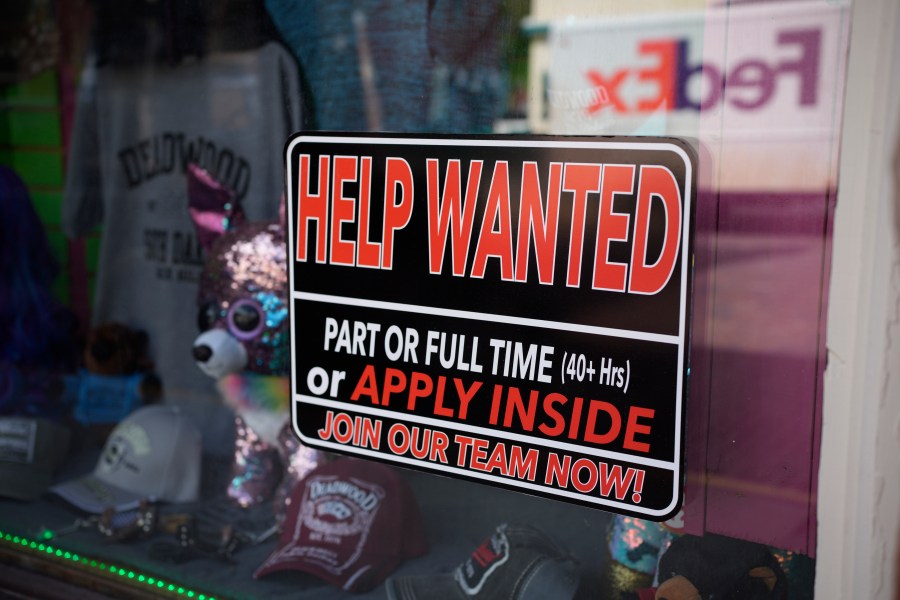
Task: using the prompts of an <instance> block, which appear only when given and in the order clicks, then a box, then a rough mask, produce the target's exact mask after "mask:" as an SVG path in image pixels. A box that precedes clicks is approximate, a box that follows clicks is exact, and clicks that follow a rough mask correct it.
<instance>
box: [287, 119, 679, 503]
mask: <svg viewBox="0 0 900 600" xmlns="http://www.w3.org/2000/svg"><path fill="white" fill-rule="evenodd" d="M693 157H694V153H693V151H692V150H691V149H690V148H689V147H688V146H687V145H686V144H684V143H683V142H681V141H679V140H677V139H674V138H625V137H621V138H617V137H604V138H546V137H437V136H425V137H404V136H400V135H378V136H374V135H365V134H358V135H357V134H318V133H316V134H312V133H310V134H297V135H296V136H294V137H293V138H292V139H291V140H290V141H289V143H288V146H287V190H288V206H287V217H288V218H287V223H288V237H289V247H288V252H289V261H288V263H289V265H290V286H291V297H292V305H291V327H292V336H291V337H292V339H291V346H292V374H291V377H292V393H293V423H294V428H295V431H296V433H297V435H298V436H299V437H300V439H301V440H302V441H303V442H304V443H305V444H307V445H309V446H313V447H316V448H322V449H325V450H331V451H337V452H342V453H345V454H351V455H356V456H360V457H365V458H372V459H376V460H381V461H385V462H388V463H393V464H396V465H399V466H405V467H411V468H416V469H420V470H424V471H428V472H433V473H438V474H443V475H449V476H453V477H459V478H463V479H468V480H474V481H480V482H484V483H490V484H492V485H495V486H501V487H505V488H508V489H513V490H518V491H522V492H527V493H531V494H535V495H540V496H545V497H552V498H556V499H560V500H565V501H569V502H574V503H578V504H582V505H587V506H593V507H597V508H602V509H604V510H610V511H614V512H620V513H625V514H631V515H636V516H640V517H643V518H647V519H653V520H665V519H666V518H668V517H670V516H671V515H673V514H674V513H675V512H676V511H677V508H678V505H679V503H680V497H681V485H682V481H681V480H682V472H681V468H682V467H681V465H682V449H683V415H684V402H685V389H686V383H687V382H686V375H687V367H688V364H687V345H688V340H689V330H688V312H689V306H690V303H689V294H690V289H691V243H692V240H691V231H692V226H691V221H692V212H693V206H692V204H693V197H694V183H693V182H694V174H695V171H696V164H695V159H694V158H693Z"/></svg>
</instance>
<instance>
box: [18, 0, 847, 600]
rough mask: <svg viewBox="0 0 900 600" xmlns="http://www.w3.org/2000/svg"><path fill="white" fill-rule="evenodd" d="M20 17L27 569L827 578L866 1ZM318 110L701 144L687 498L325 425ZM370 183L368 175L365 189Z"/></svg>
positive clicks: (363, 128) (306, 591)
mask: <svg viewBox="0 0 900 600" xmlns="http://www.w3.org/2000/svg"><path fill="white" fill-rule="evenodd" d="M0 11H2V18H0V31H2V35H0V106H2V109H3V110H2V116H0V182H2V183H0V194H2V197H0V265H2V270H0V557H2V564H0V566H2V569H0V582H2V586H3V587H6V588H8V589H11V590H15V591H18V592H19V593H20V594H26V595H27V594H29V593H30V594H35V595H37V596H42V597H56V596H54V594H56V595H57V596H59V595H63V596H66V595H72V594H74V593H76V592H80V591H84V590H92V591H93V592H94V593H97V594H101V595H104V594H105V595H110V596H114V597H147V596H153V595H159V596H163V597H165V596H183V597H189V598H225V597H242V598H244V597H246V598H276V597H288V596H291V597H303V598H345V597H359V598H385V597H387V598H391V599H405V600H412V599H425V598H469V597H471V598H478V599H482V598H499V597H510V598H517V599H525V598H560V599H566V598H578V599H586V598H611V599H625V598H670V599H671V598H681V597H696V596H695V595H692V594H698V595H699V597H702V598H713V597H716V598H719V597H724V598H728V597H748V598H749V597H752V598H773V599H774V598H786V597H789V598H811V597H812V596H813V580H814V577H815V548H816V520H817V512H816V498H815V490H816V484H817V481H818V468H819V444H820V433H821V421H822V414H821V406H822V375H823V370H824V366H825V354H824V349H825V332H824V315H825V311H826V308H827V302H828V297H827V289H828V279H829V272H830V261H831V229H832V218H833V211H834V206H835V202H836V195H837V161H838V157H839V152H840V139H839V135H838V132H839V123H840V115H841V111H842V98H843V96H844V81H845V69H846V58H847V50H848V43H849V42H848V40H849V30H850V12H849V5H848V4H847V3H845V2H841V1H832V0H789V1H787V0H786V1H767V2H735V3H726V2H722V3H720V2H707V1H704V0H649V1H646V2H638V3H615V2H587V1H584V0H565V1H559V0H554V1H551V0H530V1H528V0H481V1H475V0H465V1H445V0H427V1H426V0H420V1H416V0H382V1H372V2H358V1H349V0H332V1H330V2H304V3H298V2H290V1H286V0H228V1H226V2H206V1H204V0H184V1H176V0H130V1H128V2H117V1H113V0H73V1H61V0H57V1H53V0H11V1H8V2H6V3H5V5H4V7H3V8H2V9H0ZM297 132H305V133H307V134H311V133H323V134H325V133H327V134H328V135H336V134H346V133H355V134H364V135H369V136H373V135H374V136H376V139H377V136H378V135H379V134H385V135H387V134H400V133H402V134H405V135H406V138H405V139H413V140H415V139H416V138H417V136H419V137H421V138H422V139H429V140H432V141H433V140H434V139H435V136H456V137H454V138H453V139H454V140H456V141H455V142H454V143H461V144H465V143H468V142H472V143H475V141H477V140H484V139H487V138H485V137H484V136H493V137H492V138H491V139H502V140H506V143H508V144H510V145H511V146H515V144H516V143H522V144H524V143H526V142H528V141H534V140H537V139H540V140H582V141H584V140H608V139H612V138H609V137H608V136H620V137H617V138H615V139H620V140H621V139H626V137H623V136H627V139H628V140H630V141H633V142H635V143H640V140H642V139H653V140H658V139H660V138H664V137H673V138H677V140H678V143H679V144H683V145H684V146H685V147H687V148H690V149H691V151H692V153H694V154H696V157H697V159H696V163H695V164H696V167H697V171H696V181H695V185H696V193H695V195H694V198H693V203H694V210H693V214H692V215H690V217H691V218H692V219H693V229H692V236H693V256H692V257H691V259H690V264H691V275H692V291H691V294H690V298H691V303H690V306H689V310H688V312H687V318H688V319H689V322H690V332H691V333H690V341H689V353H688V355H687V356H688V357H689V358H688V364H687V365H686V366H685V374H686V375H687V379H686V384H685V398H686V399H685V404H684V410H683V414H682V418H683V420H679V421H678V422H679V423H682V422H683V454H684V465H683V469H682V470H680V471H679V472H680V473H681V475H682V476H683V479H684V482H683V490H684V492H683V498H682V501H681V503H680V509H679V510H678V511H677V514H675V516H674V517H673V518H670V519H668V520H666V521H665V522H662V523H659V522H655V521H653V520H651V519H644V518H638V517H636V516H629V514H617V513H616V512H614V511H608V510H600V509H597V508H592V507H588V506H583V505H579V504H577V503H570V502H564V501H561V500H557V499H551V498H548V497H544V496H541V495H530V494H528V493H523V492H517V491H513V490H511V489H508V487H509V486H507V487H506V488H504V487H498V486H492V485H490V484H488V483H479V482H476V481H472V480H465V479H461V478H453V477H444V476H440V475H436V474H434V473H429V472H424V471H421V470H412V469H407V468H403V465H398V464H391V463H389V462H385V461H370V460H365V459H360V458H354V459H350V458H348V457H345V456H342V455H341V454H340V453H335V452H331V451H327V450H324V449H322V448H314V447H310V446H307V445H305V444H303V443H301V441H300V440H299V439H298V437H297V435H296V434H295V433H294V431H293V428H292V416H293V415H292V410H291V407H292V398H291V387H290V381H289V374H290V372H291V365H292V362H291V361H292V360H293V358H294V357H293V356H292V354H291V352H290V336H291V335H292V333H293V329H292V323H293V320H292V319H293V318H294V317H296V315H292V314H291V310H292V308H291V307H292V306H293V305H292V301H291V296H290V294H289V292H288V279H289V271H288V264H287V263H288V261H289V259H290V258H291V257H290V256H288V255H287V254H288V253H287V252H286V248H288V247H289V246H288V245H287V243H288V241H287V237H288V236H287V235H286V233H287V232H286V221H288V220H290V219H291V218H294V217H295V215H293V214H286V212H289V211H290V210H291V208H290V197H288V198H287V200H286V196H285V161H286V158H285V152H286V144H287V142H288V141H289V139H291V136H292V135H294V134H296V133H297ZM429 143H432V142H429ZM422 145H423V147H424V146H426V145H427V144H425V143H424V142H423V144H422ZM336 164H337V163H335V165H336ZM335 168H337V167H335ZM354 168H355V167H354ZM354 172H355V171H354ZM361 173H362V171H361ZM350 181H351V184H350V187H347V188H346V189H348V190H350V192H348V193H353V191H354V190H355V191H356V192H359V190H360V189H361V188H362V187H363V186H362V185H361V183H360V184H358V185H357V184H354V183H353V182H355V179H351V180H350ZM485 185H487V184H485ZM567 193H568V192H567ZM567 198H568V196H563V202H564V203H565V202H571V199H567ZM586 198H587V202H591V199H592V198H593V196H591V195H590V194H588V195H587V196H586ZM594 201H596V199H595V200H594ZM286 207H287V208H286ZM564 208H565V206H564ZM353 210H356V208H352V209H351V211H353ZM360 210H361V209H360ZM569 210H571V209H569ZM351 220H352V219H351ZM491 231H493V230H491ZM588 234H589V235H590V234H591V232H589V233H588ZM340 235H341V230H340V228H339V229H338V237H340ZM612 243H613V244H616V243H620V244H621V243H623V242H622V241H621V240H620V241H619V242H616V240H615V238H614V239H613V240H612ZM347 277H349V278H350V279H347V280H344V281H342V282H341V284H342V285H343V286H344V287H346V288H348V289H352V288H354V287H359V288H360V289H359V295H360V297H361V298H366V290H365V289H364V288H363V286H362V283H360V282H361V281H363V280H362V279H361V278H360V279H357V280H355V281H354V279H353V276H352V274H348V276H347ZM404 285H406V286H408V287H409V288H410V289H415V288H417V287H419V286H422V285H424V284H423V282H422V281H417V280H416V279H414V278H411V279H410V280H409V281H407V282H405V284H404ZM509 301H510V303H512V302H514V301H515V299H514V298H512V297H511V298H510V300H509ZM466 302H467V306H468V304H471V303H477V299H467V301H466ZM370 307H371V306H367V304H366V302H365V301H362V302H361V303H360V304H359V306H358V308H356V309H351V310H349V312H348V313H347V314H348V315H349V316H348V318H347V319H346V323H345V325H346V329H347V331H346V332H344V331H342V330H341V329H340V324H339V323H337V322H335V323H334V330H333V331H332V333H333V339H334V340H335V342H336V343H338V344H340V343H341V336H346V340H345V341H344V343H346V351H347V354H348V355H349V354H360V353H362V354H363V355H365V352H366V334H367V332H368V333H371V330H367V329H366V325H365V323H364V322H363V321H362V320H361V319H362V317H354V314H355V313H354V310H356V311H357V313H356V314H359V315H362V314H363V313H364V311H365V310H366V309H367V308H370ZM558 310H561V309H560V307H558V306H556V307H552V310H551V308H548V309H547V312H548V314H549V313H551V312H554V311H558ZM354 318H359V319H360V320H359V321H357V322H354ZM490 326H491V325H489V324H487V325H485V326H484V327H485V328H486V329H489V328H490ZM523 335H524V334H523ZM600 359H601V357H600V351H599V350H598V354H597V357H596V359H595V360H596V361H597V368H598V369H599V368H601V366H602V365H601V364H600V362H601V361H600ZM523 360H524V359H523ZM459 366H460V365H459V364H457V367H459ZM451 371H452V369H451V370H448V373H450V372H451ZM638 376H642V377H646V378H648V379H652V378H653V377H656V376H657V375H656V374H653V373H645V374H638ZM659 376H660V377H662V375H659ZM422 381H424V380H422ZM429 381H430V380H429ZM420 383H421V382H420ZM422 385H425V384H424V383H422ZM448 385H449V384H448ZM613 387H614V386H613ZM423 389H424V388H423ZM423 393H424V392H423ZM603 393H606V392H604V391H603V390H602V389H600V388H598V392H597V394H598V398H599V395H600V394H603ZM610 393H612V392H610ZM621 398H624V396H622V397H621ZM599 399H602V398H599ZM621 402H627V401H626V400H621ZM522 410H523V411H524V410H525V409H524V405H523V408H522ZM520 414H521V413H520ZM557 415H558V413H557ZM547 418H551V417H547ZM336 427H337V426H336ZM335 431H337V429H336V430H335ZM348 432H349V430H348ZM677 433H678V432H676V434H677ZM347 438H348V440H349V439H350V438H352V435H351V434H349V433H348V434H347ZM487 464H488V463H487V462H485V469H486V470H490V467H487V466H486V465H487ZM604 466H605V464H604ZM620 483H621V482H620ZM622 485H623V486H624V487H625V488H627V487H628V486H627V485H625V484H622ZM613 487H616V484H615V482H612V481H610V489H612V488H613ZM616 489H618V488H616ZM631 491H633V492H638V491H639V490H638V489H637V488H634V489H633V490H631ZM607 493H609V492H607ZM615 493H618V492H615ZM623 496H624V492H623ZM638 497H639V495H638ZM619 512H621V511H619ZM625 512H626V513H628V511H625ZM632 514H633V513H632ZM35 590H37V591H35ZM73 590H74V591H73ZM739 594H745V595H739Z"/></svg>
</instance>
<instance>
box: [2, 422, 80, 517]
mask: <svg viewBox="0 0 900 600" xmlns="http://www.w3.org/2000/svg"><path fill="white" fill-rule="evenodd" d="M70 437H71V434H70V432H69V429H68V428H67V427H64V426H63V425H59V424H57V423H54V422H52V421H48V420H46V419H35V418H29V417H0V496H5V497H7V498H15V499H16V500H34V499H35V498H37V497H38V496H40V495H41V494H42V493H43V492H44V490H46V489H47V488H48V487H49V486H50V483H51V482H52V481H53V472H54V471H55V470H56V468H57V467H59V465H60V464H62V462H63V460H64V459H65V457H66V452H67V451H68V449H69V438H70Z"/></svg>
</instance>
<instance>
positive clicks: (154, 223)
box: [62, 44, 301, 408]
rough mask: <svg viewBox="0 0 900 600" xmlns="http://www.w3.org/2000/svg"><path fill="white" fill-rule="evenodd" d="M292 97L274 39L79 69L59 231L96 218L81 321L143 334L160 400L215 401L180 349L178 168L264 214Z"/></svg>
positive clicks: (290, 78)
mask: <svg viewBox="0 0 900 600" xmlns="http://www.w3.org/2000/svg"><path fill="white" fill-rule="evenodd" d="M300 98H301V96H300V89H299V77H298V70H297V67H296V63H295V61H294V59H293V57H291V56H290V55H289V54H288V53H287V52H286V51H285V50H284V49H283V48H282V47H281V46H279V45H277V44H268V45H266V46H264V47H262V48H260V49H258V50H254V51H250V52H239V53H221V54H213V55H210V56H208V57H206V58H204V59H203V60H200V61H195V62H190V63H187V62H186V63H184V64H181V65H178V66H175V67H170V66H166V65H159V64H153V65H147V66H145V67H141V68H137V69H135V68H128V69H117V68H114V67H102V68H93V67H89V68H88V69H86V71H85V73H84V74H83V77H82V85H81V87H80V89H79V97H78V107H77V110H76V117H75V125H74V128H73V136H72V144H71V147H70V148H69V162H68V173H67V178H66V187H65V196H64V201H63V215H62V223H63V228H64V231H65V232H66V234H67V235H69V236H71V237H80V236H83V235H85V234H87V233H88V232H89V231H91V230H92V229H93V228H94V227H96V226H97V225H99V224H101V223H102V224H103V229H102V240H101V248H100V258H99V264H98V272H97V282H96V293H95V301H94V306H93V322H94V323H95V324H99V323H103V322H106V321H111V320H115V321H120V322H123V323H125V324H128V325H130V326H132V327H138V328H141V329H144V330H146V331H147V333H148V334H149V338H150V346H151V353H152V356H153V358H154V360H155V363H156V369H157V372H158V373H159V375H160V377H161V378H162V381H163V384H164V387H165V391H166V397H167V401H170V402H176V403H179V404H182V403H188V404H190V403H191V401H192V400H195V399H198V398H200V399H207V400H209V399H210V398H214V397H215V391H214V387H213V383H214V382H213V381H211V380H210V379H209V378H208V377H207V376H206V375H204V374H203V373H201V372H200V370H199V369H198V368H197V366H196V364H195V362H194V360H193V358H192V356H191V347H192V342H193V340H194V338H195V337H196V336H197V335H198V333H199V332H198V330H197V306H196V295H197V281H198V276H199V273H200V270H201V267H202V262H203V255H202V252H201V248H200V246H199V244H198V242H197V237H196V235H195V233H194V228H193V224H192V222H191V220H190V216H189V213H188V208H187V197H186V191H187V182H186V177H185V169H186V167H187V165H188V164H189V163H190V162H197V163H199V164H200V165H201V166H203V167H204V168H206V169H207V170H208V171H210V172H211V173H212V174H213V175H214V176H215V177H216V178H217V179H218V180H219V181H222V182H223V183H225V184H227V185H229V186H230V187H231V188H232V189H234V190H235V191H236V194H237V197H238V198H239V200H240V202H241V203H242V205H243V207H244V209H245V212H246V215H247V218H248V220H250V221H258V220H263V219H273V218H275V217H276V216H277V214H278V208H279V204H280V202H281V196H282V192H283V189H284V159H283V148H284V144H285V141H286V140H287V137H288V136H289V135H290V134H291V133H292V132H294V131H296V130H297V129H299V127H300V117H301V115H300V110H301V108H300V102H301V99H300ZM197 408H199V407H197Z"/></svg>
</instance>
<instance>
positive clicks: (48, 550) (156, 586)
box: [0, 530, 216, 600]
mask: <svg viewBox="0 0 900 600" xmlns="http://www.w3.org/2000/svg"><path fill="white" fill-rule="evenodd" d="M47 533H49V532H47ZM44 537H45V538H46V539H50V538H52V537H53V534H52V533H50V535H49V537H48V536H47V535H46V533H45V535H44ZM0 539H2V540H3V541H4V542H7V543H9V544H12V545H13V546H20V547H21V548H27V549H29V550H32V551H34V552H36V553H38V554H40V553H45V554H47V555H50V556H56V557H57V558H62V559H65V560H68V561H71V562H72V563H74V564H77V565H79V566H81V567H88V568H90V569H94V570H96V571H99V572H103V573H106V574H111V575H116V576H118V577H121V578H122V579H125V580H128V581H129V582H131V583H133V582H135V581H136V582H138V583H141V584H144V585H145V586H147V588H149V589H150V590H153V591H160V590H161V591H168V592H171V593H173V594H178V595H179V596H184V597H185V598H196V599H197V600H216V597H215V596H210V595H207V594H201V593H199V592H195V591H194V590H191V589H189V588H186V587H183V586H180V585H176V584H174V583H170V582H166V581H164V580H162V579H159V578H157V577H151V576H149V575H145V574H143V573H138V572H136V571H134V570H132V569H123V568H122V567H117V566H115V565H111V564H107V563H105V562H101V561H99V560H93V559H91V558H88V557H86V556H81V555H80V554H75V553H74V552H67V551H65V550H61V549H59V548H54V547H53V546H51V545H49V544H45V543H43V542H36V541H34V540H30V539H28V538H26V537H23V536H20V535H12V534H10V533H6V532H5V531H2V530H0Z"/></svg>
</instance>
